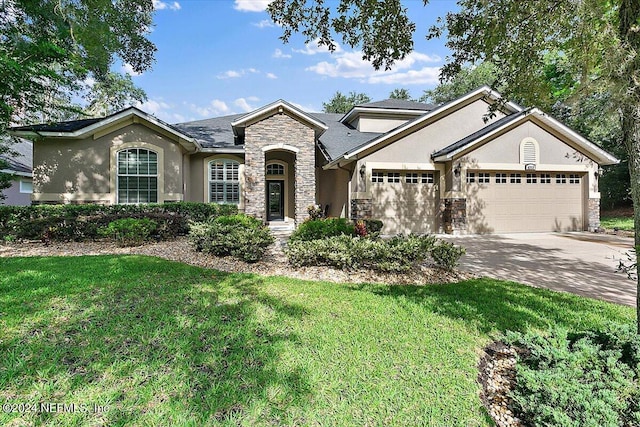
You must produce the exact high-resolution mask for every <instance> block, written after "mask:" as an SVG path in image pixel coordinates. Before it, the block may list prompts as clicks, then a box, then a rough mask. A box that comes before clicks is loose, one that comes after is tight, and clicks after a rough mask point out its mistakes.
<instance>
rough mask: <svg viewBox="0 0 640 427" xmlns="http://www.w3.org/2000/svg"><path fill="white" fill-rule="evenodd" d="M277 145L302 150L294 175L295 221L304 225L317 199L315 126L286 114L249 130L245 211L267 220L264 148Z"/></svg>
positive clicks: (247, 135) (247, 129)
mask: <svg viewBox="0 0 640 427" xmlns="http://www.w3.org/2000/svg"><path fill="white" fill-rule="evenodd" d="M277 144H286V145H289V146H293V147H295V148H297V149H298V150H299V151H298V152H297V153H296V159H295V164H294V167H293V172H294V173H295V179H294V182H295V190H294V191H295V196H294V200H295V222H296V224H301V223H302V222H303V221H304V220H305V219H306V218H307V217H308V212H307V207H308V206H309V205H313V204H315V198H316V174H315V133H314V130H313V129H312V128H311V127H309V126H307V125H305V124H303V123H301V122H299V121H298V120H296V119H294V118H292V117H290V116H288V115H287V114H285V113H276V114H274V115H273V116H270V117H267V118H265V119H263V120H260V121H258V122H256V123H253V124H252V125H250V126H247V128H246V129H245V139H244V149H245V166H244V177H245V185H244V197H245V212H246V213H247V214H249V215H252V216H255V217H256V218H260V219H262V220H263V221H266V220H267V211H266V189H265V152H264V151H262V148H263V147H266V146H268V145H277ZM291 190H292V189H289V191H291Z"/></svg>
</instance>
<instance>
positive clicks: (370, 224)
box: [363, 219, 383, 234]
mask: <svg viewBox="0 0 640 427" xmlns="http://www.w3.org/2000/svg"><path fill="white" fill-rule="evenodd" d="M363 221H364V225H365V226H366V227H367V233H368V234H374V233H380V231H381V230H382V226H383V223H382V221H380V220H379V219H364V220H363Z"/></svg>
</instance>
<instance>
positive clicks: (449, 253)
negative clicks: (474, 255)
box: [431, 241, 467, 270]
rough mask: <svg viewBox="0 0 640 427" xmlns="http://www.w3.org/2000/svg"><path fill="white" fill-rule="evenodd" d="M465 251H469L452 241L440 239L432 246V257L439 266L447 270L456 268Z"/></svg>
mask: <svg viewBox="0 0 640 427" xmlns="http://www.w3.org/2000/svg"><path fill="white" fill-rule="evenodd" d="M465 253H467V251H466V250H465V249H464V248H463V247H461V246H456V245H454V244H453V243H451V242H444V241H440V242H439V243H438V244H437V245H434V246H433V247H432V248H431V258H433V261H434V262H435V263H436V265H437V266H438V267H441V268H444V269H446V270H453V269H454V268H456V267H457V266H458V262H459V261H460V258H461V257H462V255H464V254H465Z"/></svg>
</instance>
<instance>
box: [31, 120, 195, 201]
mask: <svg viewBox="0 0 640 427" xmlns="http://www.w3.org/2000/svg"><path fill="white" fill-rule="evenodd" d="M136 144H140V148H149V149H151V150H154V151H161V152H162V153H163V156H162V157H163V159H164V161H163V163H162V165H159V170H163V172H164V173H162V180H163V182H164V184H163V185H162V189H161V190H162V191H161V193H162V196H163V198H162V200H160V201H174V200H181V199H182V197H183V196H182V188H183V167H182V154H183V150H182V148H181V147H180V146H179V144H177V143H176V142H174V141H172V140H171V139H169V138H168V137H166V136H163V135H161V134H160V133H158V132H155V131H153V130H151V129H149V128H147V127H145V126H143V125H140V124H131V125H127V126H125V127H123V128H120V129H116V130H114V131H113V132H110V133H108V134H106V135H103V136H101V137H99V138H97V139H95V140H94V139H93V138H87V139H82V140H72V139H56V140H44V141H36V142H35V143H34V150H33V151H34V152H33V165H34V168H33V178H34V189H33V190H34V200H37V201H43V202H47V201H48V202H52V201H58V202H100V203H115V201H116V192H115V188H112V185H113V183H112V182H111V181H112V179H113V177H112V170H115V168H116V159H115V155H113V150H114V149H115V150H118V149H119V148H132V147H133V146H135V145H136ZM142 144H147V145H146V146H143V145H142ZM129 145H131V147H130V146H129ZM112 157H113V158H112ZM159 158H160V156H159ZM160 181H161V180H160V177H159V182H160Z"/></svg>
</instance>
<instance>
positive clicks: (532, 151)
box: [520, 138, 538, 165]
mask: <svg viewBox="0 0 640 427" xmlns="http://www.w3.org/2000/svg"><path fill="white" fill-rule="evenodd" d="M520 163H524V164H525V165H526V164H537V163H538V142H537V141H536V140H534V139H532V138H527V139H525V140H523V141H522V142H521V143H520Z"/></svg>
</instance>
